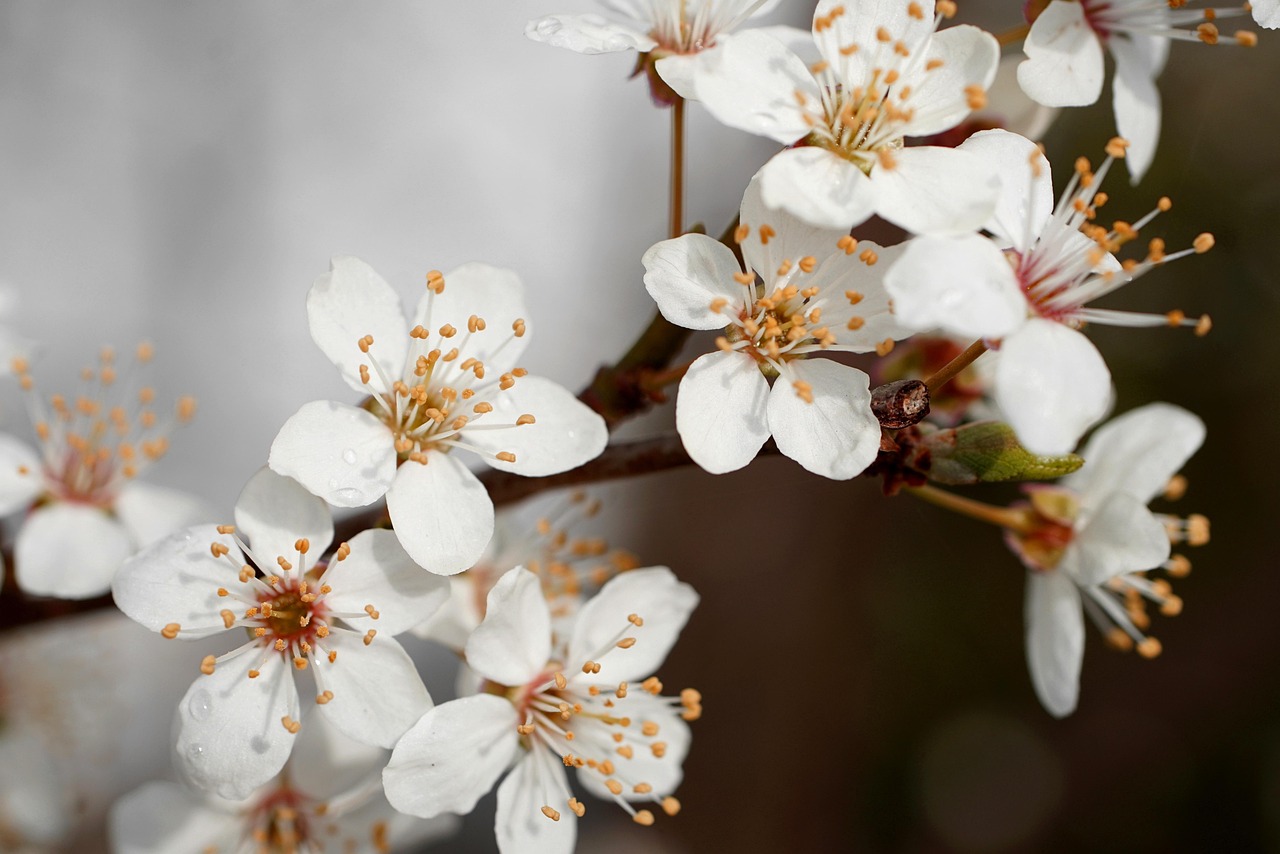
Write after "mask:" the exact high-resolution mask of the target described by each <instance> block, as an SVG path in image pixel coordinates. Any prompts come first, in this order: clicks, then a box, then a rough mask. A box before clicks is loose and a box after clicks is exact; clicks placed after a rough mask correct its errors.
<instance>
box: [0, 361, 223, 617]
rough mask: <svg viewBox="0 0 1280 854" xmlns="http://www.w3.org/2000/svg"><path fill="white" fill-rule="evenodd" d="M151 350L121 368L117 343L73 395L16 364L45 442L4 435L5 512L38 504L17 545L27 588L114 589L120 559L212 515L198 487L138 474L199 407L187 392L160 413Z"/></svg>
mask: <svg viewBox="0 0 1280 854" xmlns="http://www.w3.org/2000/svg"><path fill="white" fill-rule="evenodd" d="M151 356H152V348H151V347H150V345H147V344H143V345H141V346H140V347H139V348H138V351H137V357H136V360H135V362H134V363H133V364H130V365H128V366H124V367H120V366H118V365H117V363H116V356H115V353H114V352H113V351H111V350H110V349H107V350H103V352H102V354H101V357H100V360H99V364H98V366H97V367H96V368H86V369H85V370H84V371H83V372H82V376H81V379H82V381H83V383H84V388H83V390H82V391H81V392H80V393H79V394H76V395H73V396H63V395H60V394H55V395H52V396H51V397H50V398H49V400H48V401H47V402H46V401H44V400H42V399H40V397H39V396H38V395H37V394H36V393H35V379H34V378H33V377H32V376H31V373H30V367H29V365H28V363H27V361H26V359H24V358H22V357H16V358H15V359H14V360H13V371H14V373H15V374H16V375H17V378H18V382H19V383H20V384H21V386H22V388H23V390H24V392H25V393H26V396H27V402H28V408H29V410H30V413H31V421H32V424H33V426H34V428H35V433H36V438H37V440H38V441H39V443H40V445H39V448H38V449H32V448H31V447H29V446H28V445H26V444H25V443H23V442H21V441H19V440H17V439H15V438H13V437H11V436H6V435H0V515H5V516H7V515H9V514H11V513H17V512H19V511H24V510H29V512H28V513H27V515H26V516H25V518H24V519H23V520H22V526H21V528H20V529H19V530H18V536H17V542H16V543H15V544H14V564H15V572H16V575H17V580H18V586H19V587H21V588H22V589H23V590H24V591H26V592H27V593H32V594H35V595H39V596H57V597H60V598H64V599H84V598H87V597H90V596H98V595H101V594H102V593H105V592H106V591H107V589H108V588H109V587H110V586H111V576H112V574H113V573H114V572H115V571H116V569H117V568H118V567H119V566H120V563H121V561H123V560H124V559H125V558H127V557H128V556H129V555H130V554H132V553H133V552H134V551H136V550H137V549H138V548H139V547H140V546H144V545H146V544H148V543H151V542H154V541H155V540H157V539H159V538H160V537H162V536H164V535H165V534H168V533H170V532H171V531H174V530H176V529H178V528H181V527H183V526H184V525H190V524H193V523H195V522H199V521H202V520H203V519H206V518H208V510H207V509H206V508H205V505H204V503H203V502H202V501H200V500H199V499H198V498H196V497H195V496H193V495H188V494H186V493H184V492H178V491H176V490H173V489H166V488H164V487H159V486H152V485H149V484H146V483H142V482H140V481H138V480H137V479H136V478H137V477H138V476H139V475H140V474H142V473H143V472H145V471H146V470H147V469H148V468H149V467H150V466H151V465H153V464H154V463H155V462H157V461H158V460H159V459H160V458H161V457H163V456H164V455H165V453H166V452H167V451H168V449H169V434H170V433H171V432H172V430H173V428H174V427H175V426H176V425H177V424H182V423H185V422H187V421H189V420H190V419H191V418H192V416H193V415H194V414H195V400H194V399H193V398H190V397H182V398H180V399H179V400H178V403H177V406H176V407H175V408H174V411H173V413H172V414H171V415H163V414H161V413H160V412H157V410H156V408H155V406H154V404H155V400H156V393H155V389H153V388H151V387H150V386H148V385H146V384H145V383H144V382H143V380H142V374H143V372H144V365H145V364H146V363H147V362H149V361H150V360H151Z"/></svg>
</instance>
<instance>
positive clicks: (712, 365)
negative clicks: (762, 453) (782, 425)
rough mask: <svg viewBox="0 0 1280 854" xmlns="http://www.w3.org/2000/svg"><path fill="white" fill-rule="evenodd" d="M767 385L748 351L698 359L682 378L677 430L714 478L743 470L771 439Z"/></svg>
mask: <svg viewBox="0 0 1280 854" xmlns="http://www.w3.org/2000/svg"><path fill="white" fill-rule="evenodd" d="M768 393H769V384H768V382H767V381H766V380H765V378H764V375H763V374H761V373H760V369H759V368H758V367H756V363H755V360H753V359H752V358H751V357H750V356H748V355H746V354H745V353H722V352H715V353H708V354H706V355H705V356H699V357H698V359H697V360H696V361H694V363H693V365H692V366H690V368H689V372H688V373H686V374H685V375H684V378H683V379H682V380H680V391H679V395H678V396H677V398H676V430H677V431H679V433H680V440H681V441H682V442H684V447H685V450H686V451H688V452H689V456H690V457H692V458H693V461H694V462H695V463H697V464H698V465H700V466H702V467H703V468H704V469H706V470H707V471H709V472H711V473H712V474H723V473H725V472H730V471H735V470H737V469H740V468H742V467H743V466H745V465H746V464H747V463H749V462H751V461H752V460H753V459H755V456H756V453H757V452H758V451H759V450H760V446H761V445H763V444H764V440H765V439H768V438H769V424H768V421H767V418H766V415H765V400H766V396H767V395H768Z"/></svg>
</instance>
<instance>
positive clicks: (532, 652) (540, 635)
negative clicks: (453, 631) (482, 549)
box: [466, 566, 551, 687]
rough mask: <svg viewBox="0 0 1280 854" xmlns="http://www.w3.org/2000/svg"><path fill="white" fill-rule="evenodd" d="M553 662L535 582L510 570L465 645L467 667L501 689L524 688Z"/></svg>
mask: <svg viewBox="0 0 1280 854" xmlns="http://www.w3.org/2000/svg"><path fill="white" fill-rule="evenodd" d="M550 657H551V614H550V612H549V611H548V609H547V602H546V599H544V598H543V595H542V582H541V581H539V580H538V576H536V575H534V574H533V573H532V572H530V571H529V570H527V569H525V568H523V567H519V566H518V567H516V568H515V569H511V570H508V571H507V572H506V573H504V574H503V576H502V577H501V578H499V579H498V583H497V584H495V585H494V586H493V589H492V590H490V591H489V598H488V604H487V606H486V607H485V612H484V620H482V621H481V622H480V625H479V626H477V627H476V630H475V631H474V632H472V633H471V638H470V640H468V641H467V655H466V658H467V665H468V666H469V667H470V668H471V669H472V670H474V671H475V672H476V673H479V674H480V675H481V676H484V677H485V678H486V679H491V680H493V681H494V682H498V683H500V684H502V685H509V686H513V687H514V686H517V685H523V684H525V683H526V682H529V681H530V680H532V679H533V678H534V677H535V676H537V675H538V674H539V673H541V672H542V670H543V669H544V668H545V667H546V666H547V660H548V659H549V658H550Z"/></svg>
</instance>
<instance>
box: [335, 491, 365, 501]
mask: <svg viewBox="0 0 1280 854" xmlns="http://www.w3.org/2000/svg"><path fill="white" fill-rule="evenodd" d="M334 497H335V498H338V499H340V500H341V501H343V502H344V503H345V504H351V505H359V504H361V503H362V502H363V501H364V495H363V494H362V493H361V492H360V490H358V489H352V488H350V487H347V488H346V489H339V490H338V491H337V492H335V493H334Z"/></svg>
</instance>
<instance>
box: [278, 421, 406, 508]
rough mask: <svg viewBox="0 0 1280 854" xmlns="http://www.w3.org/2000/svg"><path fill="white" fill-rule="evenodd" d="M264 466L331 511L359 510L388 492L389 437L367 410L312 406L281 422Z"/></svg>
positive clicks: (391, 469) (392, 456) (391, 472)
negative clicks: (329, 505) (310, 495)
mask: <svg viewBox="0 0 1280 854" xmlns="http://www.w3.org/2000/svg"><path fill="white" fill-rule="evenodd" d="M267 465H269V466H270V467H271V470H272V471H274V472H276V473H277V474H282V475H284V476H285V477H291V478H293V479H294V480H296V481H297V482H298V483H300V484H302V485H303V486H304V487H306V488H307V490H308V491H310V492H311V493H312V494H314V495H318V496H320V497H321V498H323V499H324V500H325V501H327V502H329V503H330V504H332V505H334V506H335V507H363V506H365V505H366V504H372V503H373V502H375V501H377V500H378V499H379V498H381V497H382V496H383V495H384V494H385V493H386V491H387V488H388V487H390V486H391V479H392V478H393V477H395V474H396V449H395V437H394V436H392V435H391V431H390V430H389V429H388V428H387V425H386V424H384V423H383V422H382V420H381V419H379V418H378V417H377V416H375V415H373V414H372V413H371V412H368V411H367V410H364V409H360V408H358V407H355V406H348V405H347V404H345V403H336V402H334V401H332V400H314V401H312V402H311V403H306V404H303V406H302V408H301V409H299V410H298V411H297V412H295V413H294V414H293V415H291V416H289V420H288V421H286V422H284V426H283V427H281V428H280V432H279V433H277V434H276V438H275V441H273V442H272V443H271V455H270V456H269V457H268V459H267Z"/></svg>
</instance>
